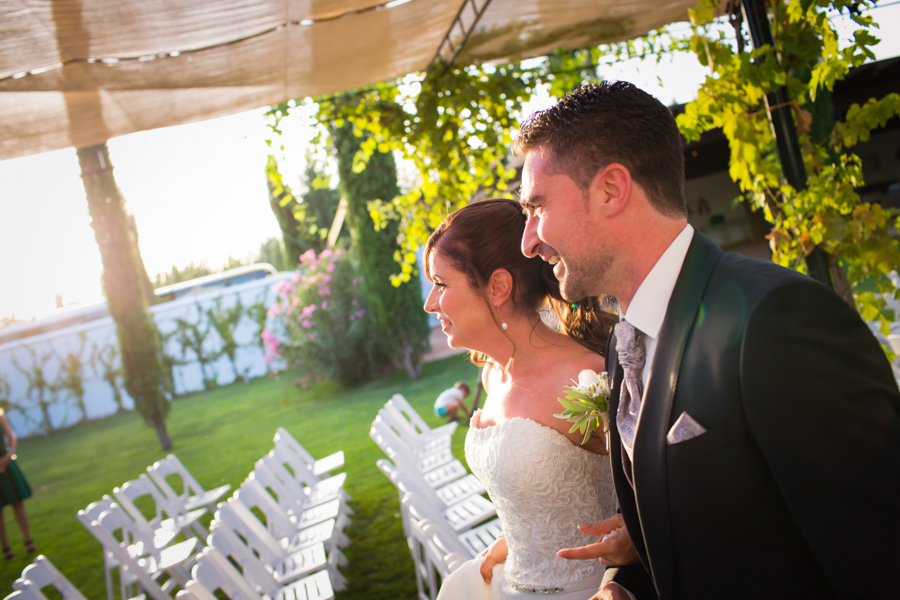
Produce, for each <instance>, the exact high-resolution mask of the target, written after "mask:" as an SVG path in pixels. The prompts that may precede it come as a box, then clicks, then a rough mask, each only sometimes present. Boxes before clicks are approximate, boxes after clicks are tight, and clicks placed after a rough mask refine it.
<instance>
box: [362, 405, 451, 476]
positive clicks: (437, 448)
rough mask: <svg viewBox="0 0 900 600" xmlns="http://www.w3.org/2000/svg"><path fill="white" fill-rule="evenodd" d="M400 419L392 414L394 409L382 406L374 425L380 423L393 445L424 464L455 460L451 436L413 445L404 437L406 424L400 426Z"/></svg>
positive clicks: (425, 468) (438, 463)
mask: <svg viewBox="0 0 900 600" xmlns="http://www.w3.org/2000/svg"><path fill="white" fill-rule="evenodd" d="M398 420H399V419H397V417H396V415H393V416H392V411H389V410H388V409H385V408H382V409H381V410H379V411H378V416H376V417H375V421H374V422H373V423H372V425H373V426H374V425H375V424H378V426H379V427H380V428H381V429H382V430H383V431H384V432H385V433H387V434H388V435H387V439H388V440H390V442H391V444H392V445H394V446H395V447H397V448H403V449H404V451H405V453H406V454H408V455H410V456H413V457H415V458H416V459H417V460H419V461H420V462H421V461H424V464H434V466H438V465H440V464H443V462H450V461H451V460H453V453H452V451H451V450H450V438H449V436H441V437H440V438H436V439H434V440H432V441H430V442H427V443H425V444H420V445H413V444H410V443H409V442H408V441H407V439H405V438H404V435H403V430H404V428H405V426H403V425H400V426H399V427H398V426H397V425H396V423H397V422H398ZM440 457H446V458H445V460H442V459H441V458H440ZM421 468H422V469H423V470H427V469H429V468H433V467H424V466H423V467H421Z"/></svg>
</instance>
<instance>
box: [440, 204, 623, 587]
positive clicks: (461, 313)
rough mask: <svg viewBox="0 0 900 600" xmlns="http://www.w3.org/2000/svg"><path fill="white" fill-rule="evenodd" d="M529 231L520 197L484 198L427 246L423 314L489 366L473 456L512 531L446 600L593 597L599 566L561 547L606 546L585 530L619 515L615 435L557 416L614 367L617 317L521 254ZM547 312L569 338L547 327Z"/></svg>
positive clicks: (461, 573)
mask: <svg viewBox="0 0 900 600" xmlns="http://www.w3.org/2000/svg"><path fill="white" fill-rule="evenodd" d="M524 228H525V215H524V214H523V213H522V208H521V206H520V205H519V203H518V202H515V201H512V200H502V199H498V200H483V201H480V202H475V203H474V204H471V205H469V206H466V207H465V208H462V209H460V210H458V211H456V212H454V213H453V214H451V215H450V216H449V217H447V218H446V219H445V220H444V222H443V223H441V225H440V226H439V227H438V228H437V230H436V231H435V232H434V233H433V234H432V235H431V238H430V239H429V240H428V244H427V246H426V248H425V269H426V274H427V275H428V278H429V279H430V280H431V282H432V283H433V284H434V286H433V288H432V290H431V293H430V294H429V295H428V299H427V301H426V303H425V310H426V311H428V312H433V313H435V314H437V316H438V317H439V318H440V322H441V328H442V330H443V332H444V333H445V334H446V335H447V338H448V342H449V345H450V346H451V347H455V348H459V347H463V348H468V349H469V350H470V351H471V352H472V358H473V362H475V363H476V364H479V365H483V366H484V367H485V368H484V370H483V373H482V381H483V384H484V387H485V390H486V391H487V393H488V395H487V400H485V403H484V408H483V409H482V410H480V411H477V412H475V413H474V414H473V415H472V419H471V426H470V428H469V432H468V435H467V436H466V446H465V448H466V460H467V461H468V463H469V467H470V468H471V469H472V471H473V472H474V473H475V474H476V475H477V476H478V478H479V479H481V481H482V482H483V483H484V485H485V487H486V488H487V490H488V493H489V494H490V497H491V500H492V501H493V502H494V504H495V505H496V507H497V514H498V516H499V518H500V521H501V523H502V525H503V531H504V537H501V538H499V539H498V540H497V541H496V542H495V543H494V544H493V545H492V546H491V547H490V548H488V549H487V550H486V551H485V552H483V553H482V554H481V555H480V556H478V557H476V558H475V559H473V560H471V561H469V562H467V563H465V564H464V565H463V566H462V567H460V569H458V570H457V571H455V572H454V573H453V574H451V575H450V576H449V577H448V578H447V579H446V580H445V581H444V584H443V586H442V588H441V592H440V595H439V596H438V598H439V600H455V599H460V600H479V599H482V598H484V599H489V598H492V599H493V600H499V599H500V598H502V599H504V600H511V599H518V598H522V599H524V598H533V597H534V594H553V595H554V597H555V598H558V599H560V600H563V599H564V600H586V599H588V598H590V597H592V596H593V595H594V594H596V593H597V590H598V588H599V587H600V585H601V580H602V578H603V573H604V569H605V567H604V566H603V565H602V564H600V562H598V561H597V560H566V559H563V558H560V557H559V556H557V552H558V551H559V550H561V549H564V548H575V547H580V546H585V545H587V544H590V543H592V542H594V541H596V538H595V537H592V536H589V535H587V534H586V533H582V532H581V531H580V530H579V525H581V524H586V523H595V522H598V521H602V520H604V519H607V518H609V517H611V516H612V515H614V514H615V512H616V509H617V502H616V496H615V490H614V486H613V481H612V474H611V470H610V464H609V458H608V456H607V448H606V437H605V435H604V433H603V432H602V431H596V432H594V434H592V436H591V438H590V439H589V440H588V441H587V442H586V443H584V444H581V442H582V439H583V436H582V434H581V433H578V432H575V433H569V428H570V425H571V424H570V423H568V422H567V421H564V420H562V419H560V418H557V417H554V416H553V415H554V414H556V413H560V412H562V410H563V409H562V406H561V405H560V403H559V401H558V398H559V397H561V396H563V394H564V392H565V388H566V386H570V385H573V381H574V380H577V379H578V374H579V372H580V371H582V370H583V369H590V370H593V371H595V372H597V373H600V372H602V371H603V370H604V365H605V361H604V359H603V357H602V356H600V354H599V352H602V351H603V349H604V347H605V344H606V338H607V337H608V335H609V331H610V330H611V327H612V324H613V323H614V317H613V316H612V315H611V314H609V313H605V312H602V311H601V310H600V308H599V303H598V301H597V300H596V299H590V300H588V301H584V302H582V303H580V304H579V305H577V306H576V305H569V304H567V303H565V302H564V301H563V299H562V297H561V296H560V294H559V284H558V282H557V281H556V279H555V278H554V276H553V273H552V267H551V266H550V265H549V264H547V263H545V262H544V261H542V260H540V259H538V258H535V259H529V258H526V257H525V256H523V255H522V252H521V250H520V241H521V239H522V233H523V231H524ZM548 305H549V306H552V307H553V308H554V309H555V312H556V314H557V316H558V317H559V320H560V322H561V324H562V329H563V330H564V331H565V332H566V333H560V332H559V331H557V330H555V329H553V328H552V327H550V326H548V325H547V324H546V323H544V321H542V320H541V317H540V315H539V312H538V311H539V309H541V308H544V307H547V306H548Z"/></svg>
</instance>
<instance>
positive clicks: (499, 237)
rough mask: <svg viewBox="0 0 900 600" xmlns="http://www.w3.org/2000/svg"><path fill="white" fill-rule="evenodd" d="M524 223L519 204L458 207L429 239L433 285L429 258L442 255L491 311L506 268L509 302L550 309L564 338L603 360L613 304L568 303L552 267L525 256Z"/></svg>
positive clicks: (479, 360)
mask: <svg viewBox="0 0 900 600" xmlns="http://www.w3.org/2000/svg"><path fill="white" fill-rule="evenodd" d="M525 221H526V217H525V214H524V213H523V211H522V206H521V205H520V204H519V203H518V202H516V201H515V200H508V199H505V198H495V199H491V200H481V201H478V202H474V203H472V204H469V205H468V206H464V207H463V208H460V209H459V210H457V211H456V212H454V213H452V214H451V215H450V216H449V217H447V218H446V219H444V221H443V222H442V223H441V224H440V225H439V226H438V228H437V229H435V231H434V233H432V234H431V237H429V238H428V243H427V244H426V245H425V256H424V262H425V274H426V275H427V276H428V279H429V280H433V279H432V274H431V264H430V263H431V261H430V258H431V254H432V253H433V252H438V253H439V254H440V255H441V256H443V257H445V258H447V259H448V260H450V262H451V263H452V264H453V266H454V267H455V268H456V269H457V270H458V271H461V272H462V273H465V274H466V278H467V279H468V282H469V285H470V286H471V287H472V289H474V290H476V291H478V292H481V294H482V295H483V296H484V299H485V302H486V303H487V305H488V307H490V301H489V299H488V295H487V286H486V284H487V282H488V281H489V280H490V277H491V274H493V273H494V271H496V270H497V269H506V270H507V271H508V272H509V274H510V275H511V276H512V291H511V294H510V300H511V301H512V304H513V306H514V307H515V309H516V310H521V311H526V312H532V311H539V310H541V309H543V308H545V307H548V305H549V308H552V309H553V311H554V312H555V313H556V315H557V317H558V318H559V321H560V324H561V325H562V331H563V333H565V334H567V335H569V336H570V337H572V338H573V339H575V340H576V341H577V342H579V343H580V344H582V345H583V346H585V347H587V348H588V349H590V350H592V351H593V352H596V353H598V354H600V355H604V354H605V353H606V340H607V338H609V334H610V332H611V331H612V327H613V325H615V323H616V321H617V320H618V319H617V318H616V317H615V315H613V314H612V313H611V312H607V311H606V310H603V308H605V307H606V306H609V305H610V303H609V300H608V299H607V298H603V299H601V298H586V299H583V300H581V301H579V302H578V303H577V304H570V303H568V302H566V301H565V300H564V299H563V297H562V296H561V295H560V293H559V282H558V281H557V280H556V276H554V275H553V267H552V266H551V265H550V264H549V263H546V262H545V261H543V260H542V259H541V258H539V257H535V258H528V257H526V256H525V255H524V254H522V250H521V245H522V234H523V233H524V231H525ZM491 317H492V318H493V319H494V322H495V323H496V324H497V328H498V329H500V331H501V332H502V333H503V334H504V335H506V333H505V332H504V331H503V329H502V328H501V327H500V320H499V318H498V316H497V314H496V311H494V310H491ZM507 337H509V336H508V335H507ZM510 342H512V340H510ZM513 347H514V348H515V345H513ZM514 352H515V349H514ZM472 361H473V362H474V363H476V364H479V365H481V364H484V363H485V362H486V359H485V357H483V356H479V355H473V357H472Z"/></svg>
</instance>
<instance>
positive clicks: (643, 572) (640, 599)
mask: <svg viewBox="0 0 900 600" xmlns="http://www.w3.org/2000/svg"><path fill="white" fill-rule="evenodd" d="M609 581H614V582H616V583H618V584H619V585H621V586H622V587H623V588H625V589H626V590H628V591H629V592H631V593H632V594H633V595H634V597H635V598H636V599H637V600H657V599H658V598H659V596H658V595H657V594H656V587H654V585H653V580H652V579H651V578H650V574H649V573H647V569H645V568H644V565H642V564H637V565H625V566H623V567H608V568H607V569H606V573H604V574H603V583H604V584H606V583H607V582H609Z"/></svg>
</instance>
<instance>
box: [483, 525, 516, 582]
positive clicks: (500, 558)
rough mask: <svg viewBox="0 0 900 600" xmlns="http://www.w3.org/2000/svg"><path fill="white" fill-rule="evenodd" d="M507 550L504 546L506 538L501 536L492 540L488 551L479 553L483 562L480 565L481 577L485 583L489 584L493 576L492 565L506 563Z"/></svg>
mask: <svg viewBox="0 0 900 600" xmlns="http://www.w3.org/2000/svg"><path fill="white" fill-rule="evenodd" d="M508 553H509V548H508V547H507V546H506V538H505V537H503V536H502V535H501V536H500V537H498V538H497V539H496V540H494V543H493V544H491V545H490V546H488V549H487V550H485V551H484V552H482V553H481V555H482V556H484V561H482V563H481V576H482V577H484V582H485V583H488V584H489V583H491V577H493V576H494V565H496V564H499V563H502V562H506V555H507V554H508Z"/></svg>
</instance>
